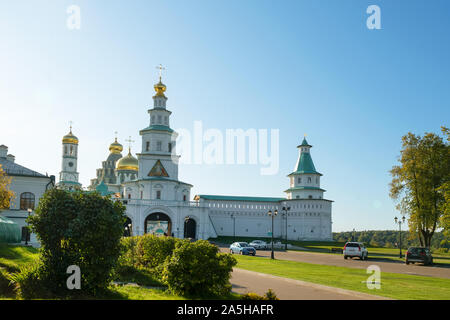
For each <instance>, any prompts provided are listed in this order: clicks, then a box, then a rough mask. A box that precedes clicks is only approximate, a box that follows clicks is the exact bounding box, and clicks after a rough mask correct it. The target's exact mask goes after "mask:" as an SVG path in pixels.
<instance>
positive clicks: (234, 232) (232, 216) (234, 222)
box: [231, 213, 236, 242]
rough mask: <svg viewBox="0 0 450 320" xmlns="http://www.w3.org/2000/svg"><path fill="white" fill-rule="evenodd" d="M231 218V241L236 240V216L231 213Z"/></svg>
mask: <svg viewBox="0 0 450 320" xmlns="http://www.w3.org/2000/svg"><path fill="white" fill-rule="evenodd" d="M231 219H233V242H236V217H235V216H234V214H233V213H232V214H231Z"/></svg>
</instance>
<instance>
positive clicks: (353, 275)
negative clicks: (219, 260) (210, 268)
mask: <svg viewBox="0 0 450 320" xmlns="http://www.w3.org/2000/svg"><path fill="white" fill-rule="evenodd" d="M236 258H237V260H238V265H237V266H236V267H238V268H241V269H246V270H250V271H256V272H261V273H267V274H272V275H275V276H280V277H285V278H291V279H296V280H303V281H308V282H313V283H317V284H323V285H327V286H331V287H337V288H342V289H348V290H354V291H358V292H364V293H368V294H373V295H380V296H384V297H389V298H394V299H413V300H428V299H443V300H450V279H442V278H433V277H422V276H414V275H405V274H398V273H386V272H382V273H381V289H379V290H370V289H368V288H367V285H366V283H364V281H367V279H368V277H369V274H367V273H366V270H363V269H354V268H345V267H335V266H326V265H317V264H311V263H302V262H295V261H287V260H270V259H269V258H261V257H248V256H236Z"/></svg>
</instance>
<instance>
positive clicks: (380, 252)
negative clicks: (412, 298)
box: [211, 237, 450, 264]
mask: <svg viewBox="0 0 450 320" xmlns="http://www.w3.org/2000/svg"><path fill="white" fill-rule="evenodd" d="M256 239H259V240H263V241H266V242H270V241H271V239H270V238H250V237H236V240H235V241H243V242H248V243H249V242H251V241H253V240H256ZM211 240H212V241H214V242H217V243H223V244H231V243H233V242H234V238H233V237H217V238H215V239H211ZM277 241H281V243H284V240H280V239H274V242H277ZM288 243H290V244H292V245H294V246H297V247H301V248H304V249H295V250H293V251H306V252H318V253H327V254H340V253H336V252H332V251H331V249H332V248H340V249H342V248H344V245H345V242H337V241H288ZM367 250H368V251H369V258H376V259H385V260H391V261H404V258H402V259H400V258H399V249H398V248H382V247H372V246H367ZM402 253H403V255H404V254H405V253H406V249H404V250H403V249H402ZM432 255H433V262H434V263H435V264H450V253H433V254H432Z"/></svg>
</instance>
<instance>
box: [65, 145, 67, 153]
mask: <svg viewBox="0 0 450 320" xmlns="http://www.w3.org/2000/svg"><path fill="white" fill-rule="evenodd" d="M64 154H67V146H64Z"/></svg>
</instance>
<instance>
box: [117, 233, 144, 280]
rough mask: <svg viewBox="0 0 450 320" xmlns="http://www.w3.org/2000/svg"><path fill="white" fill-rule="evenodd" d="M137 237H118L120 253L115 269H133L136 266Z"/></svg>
mask: <svg viewBox="0 0 450 320" xmlns="http://www.w3.org/2000/svg"><path fill="white" fill-rule="evenodd" d="M138 241H139V237H138V236H135V237H123V238H122V239H120V254H119V258H118V260H117V265H116V268H115V269H116V271H121V270H126V269H130V268H131V269H134V268H135V267H136V266H137V243H138Z"/></svg>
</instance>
